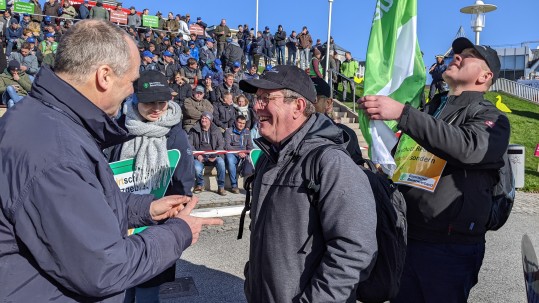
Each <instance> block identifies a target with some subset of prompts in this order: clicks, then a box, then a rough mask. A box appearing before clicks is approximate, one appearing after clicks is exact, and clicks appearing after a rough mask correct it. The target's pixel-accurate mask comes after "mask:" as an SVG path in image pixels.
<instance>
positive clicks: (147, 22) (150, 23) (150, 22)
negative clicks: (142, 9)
mask: <svg viewBox="0 0 539 303" xmlns="http://www.w3.org/2000/svg"><path fill="white" fill-rule="evenodd" d="M142 26H144V27H154V28H156V27H159V17H157V16H150V15H142Z"/></svg>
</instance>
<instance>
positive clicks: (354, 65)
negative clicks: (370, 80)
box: [341, 59, 359, 78]
mask: <svg viewBox="0 0 539 303" xmlns="http://www.w3.org/2000/svg"><path fill="white" fill-rule="evenodd" d="M358 69H359V63H358V62H357V61H356V60H354V59H352V60H350V61H348V60H345V61H344V62H343V63H342V64H341V74H343V75H345V76H346V78H354V76H355V75H356V72H357V70H358Z"/></svg>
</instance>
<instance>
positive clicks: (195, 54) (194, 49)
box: [187, 39, 200, 62]
mask: <svg viewBox="0 0 539 303" xmlns="http://www.w3.org/2000/svg"><path fill="white" fill-rule="evenodd" d="M187 46H188V47H189V50H190V53H191V58H193V59H195V60H197V62H198V60H200V52H199V50H198V47H197V46H196V43H195V41H193V40H192V39H191V41H189V42H188V43H187Z"/></svg>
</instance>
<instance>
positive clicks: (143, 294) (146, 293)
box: [124, 286, 159, 303]
mask: <svg viewBox="0 0 539 303" xmlns="http://www.w3.org/2000/svg"><path fill="white" fill-rule="evenodd" d="M135 299H136V302H137V303H159V286H155V287H147V288H143V287H133V288H129V289H128V290H126V291H125V298H124V303H134V302H135Z"/></svg>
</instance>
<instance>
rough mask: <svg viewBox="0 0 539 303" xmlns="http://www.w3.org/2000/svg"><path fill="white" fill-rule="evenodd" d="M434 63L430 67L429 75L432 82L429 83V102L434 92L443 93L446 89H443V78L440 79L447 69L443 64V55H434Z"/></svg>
mask: <svg viewBox="0 0 539 303" xmlns="http://www.w3.org/2000/svg"><path fill="white" fill-rule="evenodd" d="M435 58H436V63H434V64H433V65H431V66H430V68H429V74H430V75H431V77H432V82H431V83H430V90H429V100H431V99H432V97H434V95H435V94H436V91H438V92H439V93H443V92H444V91H445V90H446V89H445V87H444V84H445V82H444V78H443V77H442V75H443V73H444V72H445V70H446V69H447V65H445V62H444V55H436V57H435Z"/></svg>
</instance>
